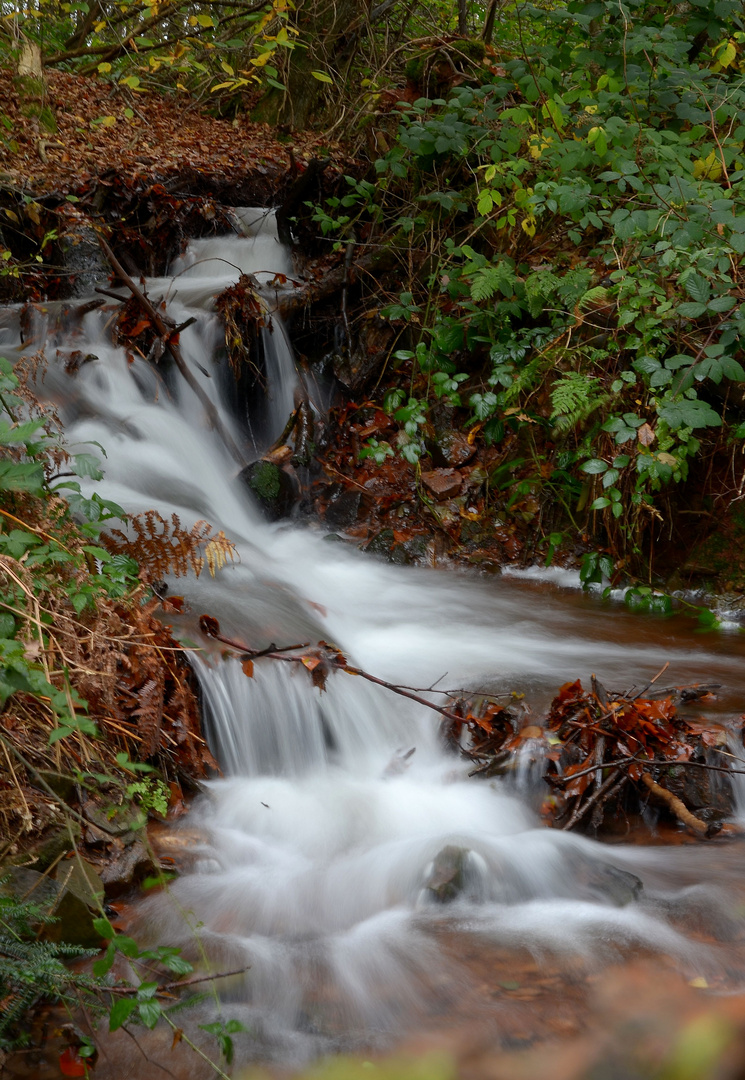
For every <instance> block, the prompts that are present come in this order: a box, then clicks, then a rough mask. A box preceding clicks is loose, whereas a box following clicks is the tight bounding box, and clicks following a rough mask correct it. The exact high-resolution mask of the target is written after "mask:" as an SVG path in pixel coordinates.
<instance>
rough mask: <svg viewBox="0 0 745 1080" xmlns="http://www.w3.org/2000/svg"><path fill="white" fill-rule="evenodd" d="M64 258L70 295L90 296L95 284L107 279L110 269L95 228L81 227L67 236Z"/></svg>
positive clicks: (64, 244) (63, 246)
mask: <svg viewBox="0 0 745 1080" xmlns="http://www.w3.org/2000/svg"><path fill="white" fill-rule="evenodd" d="M61 251H62V260H63V263H64V267H65V269H66V270H67V272H68V274H69V275H70V277H69V282H70V284H69V295H70V296H72V297H83V296H90V295H91V294H92V293H93V290H94V288H95V286H96V285H97V284H98V283H99V282H101V281H105V280H106V278H107V276H108V273H109V270H108V267H107V266H105V265H104V262H103V257H102V255H101V245H100V244H99V243H98V237H97V236H96V233H95V231H94V230H93V229H89V228H86V227H82V228H80V229H79V230H78V231H77V232H76V233H74V234H72V235H70V236H66V237H65V238H64V240H63V241H62V244H61Z"/></svg>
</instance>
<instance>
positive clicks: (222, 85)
mask: <svg viewBox="0 0 745 1080" xmlns="http://www.w3.org/2000/svg"><path fill="white" fill-rule="evenodd" d="M228 86H235V83H234V82H232V81H231V82H221V83H218V84H217V86H213V87H212V89H211V90H210V93H211V94H214V92H215V91H216V90H225V89H226V88H227V87H228Z"/></svg>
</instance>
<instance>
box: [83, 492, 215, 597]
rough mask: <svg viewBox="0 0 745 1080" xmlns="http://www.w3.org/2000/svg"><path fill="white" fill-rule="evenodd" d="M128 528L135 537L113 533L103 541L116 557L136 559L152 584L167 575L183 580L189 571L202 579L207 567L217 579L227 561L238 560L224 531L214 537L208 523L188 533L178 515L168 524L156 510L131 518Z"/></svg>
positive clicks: (172, 517) (173, 515) (114, 531)
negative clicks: (217, 573) (203, 571)
mask: <svg viewBox="0 0 745 1080" xmlns="http://www.w3.org/2000/svg"><path fill="white" fill-rule="evenodd" d="M129 526H130V528H131V530H132V532H133V533H134V536H127V535H126V534H125V533H123V532H122V531H121V529H112V530H111V531H110V532H109V534H108V535H107V536H105V537H102V540H103V541H104V543H105V544H106V546H107V548H108V549H109V551H112V552H113V553H114V554H116V555H126V556H128V557H129V558H132V559H136V560H137V562H138V563H139V566H140V571H141V574H142V575H143V576H144V577H145V578H147V579H148V580H150V581H157V580H158V579H160V578H162V577H165V576H166V575H167V574H173V576H174V577H184V576H185V575H186V574H188V573H189V571H190V570H193V571H194V573H195V574H196V576H197V577H199V575H200V574H201V572H202V570H203V569H204V566H205V563H206V565H207V568H208V570H209V572H210V574H211V576H212V577H214V576H215V573H216V572H217V571H218V570H219V569H221V568H222V567H223V566H225V565H226V563H227V562H228V560H230V561H231V562H233V561H234V560H235V554H236V552H235V544H233V543H232V541H230V540H228V538H227V537H226V536H225V533H224V532H223V531H222V530H220V532H217V533H214V534H213V532H212V526H211V525H210V524H209V523H208V522H206V521H197V522H196V523H195V524H194V525H193V526H192V528H191V529H188V530H187V529H184V528H183V526H182V525H181V521H180V520H179V517H178V515H177V514H171V520H170V522H168V521H167V520H166V519H165V518H163V517H161V515H160V514H159V513H158V512H157V510H147V511H146V512H145V513H143V514H137V515H136V516H134V517H131V518H130V519H129ZM203 546H204V554H202V547H203Z"/></svg>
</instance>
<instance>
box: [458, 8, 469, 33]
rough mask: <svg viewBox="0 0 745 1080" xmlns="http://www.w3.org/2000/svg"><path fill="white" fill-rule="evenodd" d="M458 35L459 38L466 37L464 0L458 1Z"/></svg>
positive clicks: (466, 26)
mask: <svg viewBox="0 0 745 1080" xmlns="http://www.w3.org/2000/svg"><path fill="white" fill-rule="evenodd" d="M458 33H459V34H460V36H461V37H467V36H468V21H467V14H466V0H458Z"/></svg>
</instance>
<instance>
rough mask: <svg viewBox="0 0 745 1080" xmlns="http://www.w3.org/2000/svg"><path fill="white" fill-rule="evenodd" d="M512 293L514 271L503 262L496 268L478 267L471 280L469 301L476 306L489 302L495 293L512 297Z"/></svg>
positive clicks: (513, 289) (513, 288)
mask: <svg viewBox="0 0 745 1080" xmlns="http://www.w3.org/2000/svg"><path fill="white" fill-rule="evenodd" d="M514 291H515V274H514V271H513V270H511V269H510V267H509V266H508V265H507V263H504V262H502V263H498V264H497V265H496V266H483V267H479V269H478V270H476V271H475V272H474V274H473V276H472V278H471V299H472V300H473V301H475V303H477V304H478V303H481V302H482V301H483V300H490V299H491V298H492V296H494V294H495V293H496V292H501V293H503V295H504V296H512V294H513V292H514Z"/></svg>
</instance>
